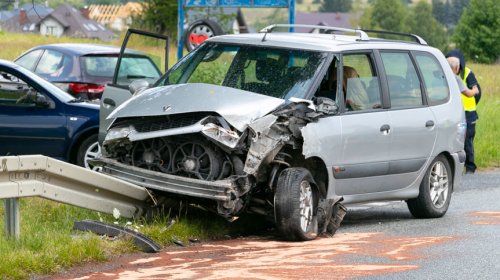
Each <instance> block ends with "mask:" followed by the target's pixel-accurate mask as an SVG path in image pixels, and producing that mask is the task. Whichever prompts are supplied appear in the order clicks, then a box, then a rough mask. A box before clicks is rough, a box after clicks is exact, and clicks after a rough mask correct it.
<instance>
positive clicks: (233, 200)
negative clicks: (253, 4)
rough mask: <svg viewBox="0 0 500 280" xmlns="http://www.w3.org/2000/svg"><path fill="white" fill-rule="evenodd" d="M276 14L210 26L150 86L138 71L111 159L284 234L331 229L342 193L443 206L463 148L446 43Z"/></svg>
mask: <svg viewBox="0 0 500 280" xmlns="http://www.w3.org/2000/svg"><path fill="white" fill-rule="evenodd" d="M277 27H279V26H277V25H274V26H271V27H268V28H266V29H264V30H263V31H262V32H261V33H258V34H241V35H225V36H219V37H214V38H211V39H210V40H208V41H206V42H205V43H203V44H202V45H201V46H200V47H198V48H197V49H196V50H194V51H193V52H191V53H189V54H188V55H187V56H185V57H184V58H183V59H182V60H180V61H179V62H178V63H177V64H176V65H175V66H174V67H173V68H172V69H170V70H169V71H168V72H167V73H166V74H165V75H164V76H163V77H162V78H161V79H160V80H159V81H158V82H156V84H154V86H152V87H151V88H149V89H144V87H141V86H142V85H144V83H141V82H138V83H134V84H133V85H132V86H131V88H132V89H133V91H134V94H133V97H132V98H130V99H128V100H127V101H126V102H124V103H123V104H121V105H120V106H119V107H118V108H117V109H116V110H114V111H113V112H112V113H111V114H110V115H109V117H108V120H112V123H111V125H110V126H109V127H108V131H107V134H106V137H105V140H104V142H103V155H102V157H101V158H100V159H99V160H98V164H99V165H101V166H102V172H104V173H106V174H109V175H111V176H115V177H118V178H121V179H124V180H126V181H129V182H132V183H135V184H137V185H141V186H144V187H146V188H148V189H150V190H152V191H153V193H154V194H155V196H156V197H165V198H168V199H179V200H182V199H186V198H187V199H188V200H189V201H191V202H193V203H198V204H200V205H203V206H204V207H206V208H209V209H212V210H213V211H215V212H217V213H218V214H220V215H222V216H224V217H226V218H228V219H230V220H232V219H234V218H237V217H238V216H239V215H241V214H242V213H256V214H262V215H264V216H267V217H271V218H272V219H274V221H275V223H276V226H277V229H278V230H279V231H280V232H281V234H282V235H283V237H284V238H285V239H288V240H310V239H313V238H315V237H316V236H317V235H318V234H323V233H326V234H333V233H334V232H335V230H336V229H337V228H338V226H339V224H340V222H341V220H342V218H343V216H344V214H345V207H344V206H343V205H342V204H341V203H345V204H350V203H359V202H367V201H380V200H405V201H407V203H408V208H409V210H410V212H411V213H412V214H413V215H414V216H415V217H418V218H434V217H441V216H443V215H444V214H445V213H446V211H447V209H448V206H449V204H450V200H451V193H452V191H453V188H454V185H455V184H456V183H457V181H458V180H459V179H460V175H461V172H462V170H463V164H464V159H465V155H464V152H463V147H464V145H463V141H464V134H465V118H464V112H463V110H462V105H461V99H460V94H459V90H458V86H457V84H456V81H455V78H454V77H453V73H452V72H451V71H450V67H449V66H448V64H447V62H446V60H445V58H444V56H443V54H442V53H441V52H440V51H439V50H437V49H435V48H432V47H430V46H428V45H427V44H426V43H425V41H423V40H422V39H421V38H419V37H418V36H414V35H411V38H414V39H415V40H416V42H407V41H394V40H382V39H374V38H370V37H369V36H368V35H367V33H365V32H364V31H362V30H347V31H348V32H351V33H353V34H352V35H342V34H335V33H337V31H341V32H345V31H346V30H343V29H338V28H334V27H325V26H318V27H317V28H321V29H323V30H327V31H329V32H331V33H330V34H310V33H307V34H300V33H288V32H272V31H274V29H275V28H277ZM332 32H333V33H332ZM138 85H139V86H138ZM137 88H138V89H137ZM103 98H106V96H104V97H103Z"/></svg>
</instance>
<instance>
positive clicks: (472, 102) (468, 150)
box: [446, 49, 481, 174]
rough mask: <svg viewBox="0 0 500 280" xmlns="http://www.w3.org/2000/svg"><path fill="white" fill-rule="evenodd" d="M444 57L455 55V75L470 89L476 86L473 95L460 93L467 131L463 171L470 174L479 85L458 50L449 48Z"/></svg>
mask: <svg viewBox="0 0 500 280" xmlns="http://www.w3.org/2000/svg"><path fill="white" fill-rule="evenodd" d="M446 57H456V58H458V59H459V61H460V66H459V69H458V73H457V75H458V76H459V77H460V78H461V80H462V82H463V83H464V85H466V87H467V88H469V89H472V88H473V87H474V86H477V89H478V93H477V94H476V95H474V96H466V95H464V94H462V102H463V104H464V110H465V118H466V120H467V131H466V136H465V146H464V150H465V173H468V174H472V173H474V172H475V171H476V168H477V167H476V164H475V163H474V137H475V136H476V121H477V120H478V119H479V116H478V114H477V111H476V107H477V104H478V103H479V100H480V99H481V87H480V86H479V83H478V81H477V80H476V76H475V75H474V73H473V72H472V70H470V69H469V68H468V67H466V66H465V57H464V55H463V54H462V52H461V51H460V50H457V49H455V50H451V51H450V52H448V54H446Z"/></svg>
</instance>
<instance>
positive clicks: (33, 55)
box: [16, 50, 43, 70]
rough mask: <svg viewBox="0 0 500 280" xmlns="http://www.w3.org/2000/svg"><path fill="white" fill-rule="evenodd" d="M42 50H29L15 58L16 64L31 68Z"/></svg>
mask: <svg viewBox="0 0 500 280" xmlns="http://www.w3.org/2000/svg"><path fill="white" fill-rule="evenodd" d="M42 52H43V50H34V51H32V52H29V53H27V54H25V55H23V56H22V57H20V58H19V59H18V60H16V64H18V65H21V66H22V67H24V68H26V69H29V70H32V69H33V68H34V67H35V63H36V61H37V60H38V58H39V57H40V55H41V54H42Z"/></svg>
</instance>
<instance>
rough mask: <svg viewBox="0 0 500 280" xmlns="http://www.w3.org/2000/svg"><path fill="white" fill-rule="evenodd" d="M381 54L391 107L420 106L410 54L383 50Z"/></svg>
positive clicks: (419, 92)
mask: <svg viewBox="0 0 500 280" xmlns="http://www.w3.org/2000/svg"><path fill="white" fill-rule="evenodd" d="M381 56H382V62H383V64H384V69H385V74H386V77H387V84H388V87H389V96H390V98H391V107H392V108H402V107H417V106H422V104H423V99H422V91H421V89H420V81H419V79H418V76H417V71H416V70H415V66H414V65H413V62H412V60H411V58H410V54H409V53H404V52H397V53H390V52H383V53H381Z"/></svg>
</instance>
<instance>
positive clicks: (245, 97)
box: [108, 83, 285, 131]
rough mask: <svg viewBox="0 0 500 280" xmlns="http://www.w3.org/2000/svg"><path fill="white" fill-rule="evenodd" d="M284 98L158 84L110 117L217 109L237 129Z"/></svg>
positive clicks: (221, 88) (207, 86)
mask: <svg viewBox="0 0 500 280" xmlns="http://www.w3.org/2000/svg"><path fill="white" fill-rule="evenodd" d="M284 102H285V100H283V99H280V98H275V97H270V96H265V95H261V94H256V93H252V92H248V91H244V90H239V89H234V88H230V87H224V86H217V85H210V84H196V83H195V84H180V85H171V86H165V87H158V88H153V89H150V90H147V91H145V92H143V93H141V94H140V95H138V96H135V97H133V98H131V99H129V100H127V101H126V102H125V103H123V104H122V105H120V106H119V107H118V108H117V109H116V110H114V111H113V112H112V113H111V114H110V115H109V117H108V118H123V117H140V116H142V117H145V116H146V117H147V116H159V115H174V114H182V113H191V112H216V113H217V114H219V115H221V116H222V117H223V118H224V119H225V120H226V121H227V122H228V123H230V124H231V125H232V126H234V127H235V128H236V129H237V130H239V131H243V130H244V129H245V128H246V127H247V126H248V124H249V123H251V122H252V121H253V120H255V119H257V118H260V117H262V116H264V115H266V114H268V113H269V112H270V111H272V110H273V109H275V108H276V107H278V106H279V105H281V104H283V103H284Z"/></svg>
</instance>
